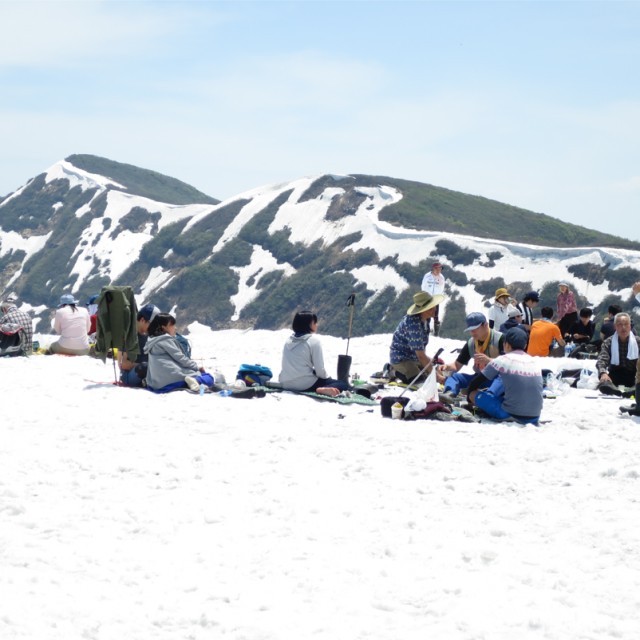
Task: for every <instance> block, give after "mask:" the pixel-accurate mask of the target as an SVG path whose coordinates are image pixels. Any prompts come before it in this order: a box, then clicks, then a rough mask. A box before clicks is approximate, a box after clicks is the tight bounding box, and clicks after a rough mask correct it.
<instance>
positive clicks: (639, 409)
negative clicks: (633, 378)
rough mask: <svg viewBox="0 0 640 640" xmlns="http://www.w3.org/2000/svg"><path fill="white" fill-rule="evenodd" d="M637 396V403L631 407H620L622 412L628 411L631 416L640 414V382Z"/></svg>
mask: <svg viewBox="0 0 640 640" xmlns="http://www.w3.org/2000/svg"><path fill="white" fill-rule="evenodd" d="M635 396H636V401H635V404H632V405H630V406H629V407H620V411H622V413H628V414H629V415H630V416H640V383H638V384H636V390H635Z"/></svg>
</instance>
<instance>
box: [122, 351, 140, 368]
mask: <svg viewBox="0 0 640 640" xmlns="http://www.w3.org/2000/svg"><path fill="white" fill-rule="evenodd" d="M118 365H119V366H120V369H122V370H123V371H131V369H135V367H136V365H135V363H133V362H131V360H129V356H127V352H126V351H119V352H118Z"/></svg>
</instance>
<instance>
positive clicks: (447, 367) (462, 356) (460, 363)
mask: <svg viewBox="0 0 640 640" xmlns="http://www.w3.org/2000/svg"><path fill="white" fill-rule="evenodd" d="M469 360H471V354H470V353H469V343H468V342H465V343H464V347H462V349H461V350H460V353H459V354H458V358H457V359H456V361H455V362H450V363H449V364H443V365H441V366H440V367H439V369H440V371H456V372H457V371H460V369H462V367H464V365H465V364H469Z"/></svg>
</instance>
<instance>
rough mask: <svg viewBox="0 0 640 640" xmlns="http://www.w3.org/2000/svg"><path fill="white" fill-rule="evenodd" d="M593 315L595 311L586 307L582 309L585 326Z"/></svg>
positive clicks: (581, 315)
mask: <svg viewBox="0 0 640 640" xmlns="http://www.w3.org/2000/svg"><path fill="white" fill-rule="evenodd" d="M592 315H593V311H591V309H587V308H586V307H585V308H584V309H580V320H581V321H582V324H583V325H585V326H586V325H588V324H589V320H590V319H591V316H592Z"/></svg>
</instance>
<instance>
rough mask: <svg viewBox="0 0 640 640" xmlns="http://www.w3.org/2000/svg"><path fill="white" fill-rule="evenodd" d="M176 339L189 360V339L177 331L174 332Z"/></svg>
mask: <svg viewBox="0 0 640 640" xmlns="http://www.w3.org/2000/svg"><path fill="white" fill-rule="evenodd" d="M176 340H177V341H178V344H179V345H180V347H181V348H182V350H183V351H184V354H185V355H186V356H187V358H189V360H191V344H190V343H189V341H188V340H187V339H186V338H185V337H184V336H181V335H180V334H179V333H176Z"/></svg>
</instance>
